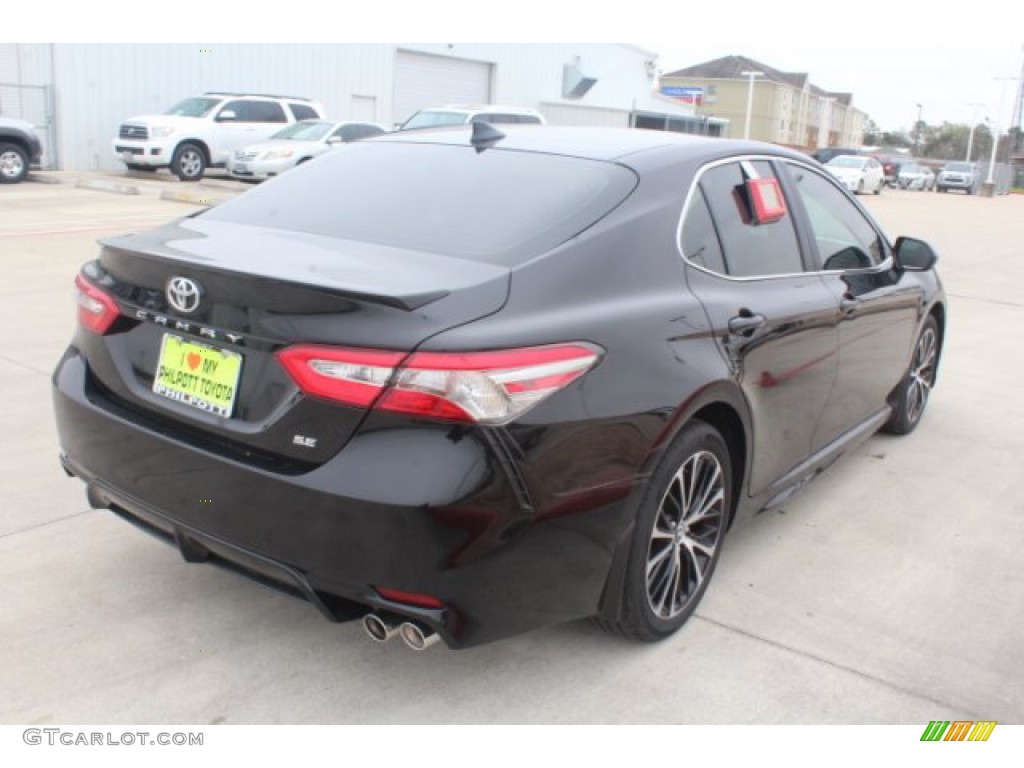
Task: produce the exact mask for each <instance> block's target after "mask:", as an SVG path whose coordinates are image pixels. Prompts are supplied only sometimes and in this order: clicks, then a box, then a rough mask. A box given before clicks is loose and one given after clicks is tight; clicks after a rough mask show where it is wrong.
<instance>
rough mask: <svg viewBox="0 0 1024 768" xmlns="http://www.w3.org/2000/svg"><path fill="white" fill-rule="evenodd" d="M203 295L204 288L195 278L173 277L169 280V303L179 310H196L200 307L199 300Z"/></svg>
mask: <svg viewBox="0 0 1024 768" xmlns="http://www.w3.org/2000/svg"><path fill="white" fill-rule="evenodd" d="M202 296H203V291H202V288H200V287H199V283H197V282H196V281H195V280H190V279H189V278H187V277H172V278H171V279H170V280H168V281H167V303H168V304H170V305H171V307H173V308H174V309H176V310H178V311H179V312H184V313H186V314H187V313H189V312H195V311H196V310H197V309H199V300H200V299H201V298H202Z"/></svg>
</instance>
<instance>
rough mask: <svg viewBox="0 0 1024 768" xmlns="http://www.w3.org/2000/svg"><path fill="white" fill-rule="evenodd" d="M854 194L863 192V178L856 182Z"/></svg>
mask: <svg viewBox="0 0 1024 768" xmlns="http://www.w3.org/2000/svg"><path fill="white" fill-rule="evenodd" d="M855 194H858V195H863V194H864V179H861V180H860V181H858V182H857V192H856V193H855Z"/></svg>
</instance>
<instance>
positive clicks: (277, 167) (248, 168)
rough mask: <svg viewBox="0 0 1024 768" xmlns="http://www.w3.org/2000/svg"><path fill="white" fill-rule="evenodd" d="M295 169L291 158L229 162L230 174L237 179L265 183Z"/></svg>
mask: <svg viewBox="0 0 1024 768" xmlns="http://www.w3.org/2000/svg"><path fill="white" fill-rule="evenodd" d="M294 167H295V162H294V161H293V160H291V159H290V158H288V159H285V160H249V161H242V160H237V161H236V160H229V161H228V163H227V169H228V172H229V173H230V174H231V175H232V176H233V177H234V178H236V179H256V180H259V181H265V180H266V179H269V178H272V177H274V176H277V175H279V174H282V173H284V172H285V171H287V170H290V169H291V168H294Z"/></svg>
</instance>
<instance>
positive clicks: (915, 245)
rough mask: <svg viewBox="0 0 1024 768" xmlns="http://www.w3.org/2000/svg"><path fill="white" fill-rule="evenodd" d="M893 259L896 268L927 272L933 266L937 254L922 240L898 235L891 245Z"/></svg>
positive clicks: (937, 257) (937, 258)
mask: <svg viewBox="0 0 1024 768" xmlns="http://www.w3.org/2000/svg"><path fill="white" fill-rule="evenodd" d="M893 259H894V260H895V262H896V268H897V269H905V270H907V271H909V272H927V271H928V270H929V269H931V268H932V267H934V266H935V262H936V261H938V260H939V256H938V254H937V253H935V251H934V250H933V249H932V247H931V246H930V245H928V243H926V242H925V241H924V240H918V239H916V238H913V237H898V238H896V244H895V245H894V246H893Z"/></svg>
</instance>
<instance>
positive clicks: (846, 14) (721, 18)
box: [0, 0, 1024, 130]
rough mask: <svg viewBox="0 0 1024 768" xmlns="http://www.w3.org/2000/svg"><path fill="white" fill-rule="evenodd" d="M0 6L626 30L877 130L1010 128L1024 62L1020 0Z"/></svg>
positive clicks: (268, 34)
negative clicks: (806, 78)
mask: <svg viewBox="0 0 1024 768" xmlns="http://www.w3.org/2000/svg"><path fill="white" fill-rule="evenodd" d="M7 6H14V7H13V10H12V8H11V7H8V8H7V9H6V10H5V11H4V24H3V26H2V28H0V42H79V41H80V42H150V41H151V42H195V43H217V42H225V43H226V42H261V43H262V42H275V41H277V42H301V41H309V42H339V43H343V42H391V43H395V42H403V41H405V42H456V43H459V42H462V43H468V42H477V43H485V42H496V43H497V42H500V43H516V42H521V43H538V42H591V43H598V42H602V43H608V42H623V43H632V44H635V45H639V46H642V47H643V48H647V49H649V50H652V51H653V52H655V53H657V54H658V55H659V66H660V69H661V70H662V71H663V72H671V71H673V70H675V69H681V68H683V67H686V66H690V65H693V64H698V63H701V62H703V61H707V60H710V59H714V58H718V57H720V56H728V55H730V54H737V55H745V56H749V57H750V58H753V59H756V60H758V61H760V62H762V63H764V64H766V65H768V66H771V67H774V68H775V69H780V70H783V71H794V72H807V73H808V74H809V75H810V79H811V82H812V83H814V84H815V85H817V86H819V87H821V88H824V89H826V90H829V91H839V92H849V93H852V94H853V103H854V106H856V107H857V108H859V109H861V110H863V111H865V112H866V113H867V114H868V115H869V116H870V117H871V118H872V119H873V120H874V121H875V123H876V124H878V125H879V127H881V128H882V129H886V130H899V129H909V128H910V127H911V126H912V125H913V123H914V121H915V120H916V119H917V114H918V108H917V105H918V104H921V119H923V120H924V121H925V122H926V123H929V124H933V125H938V124H941V123H942V122H945V121H948V122H955V123H970V122H972V121H973V120H975V119H977V120H978V121H983V120H984V118H985V117H990V118H991V119H993V120H994V121H996V122H997V123H1000V124H1001V125H1002V126H1003V130H1005V128H1006V127H1008V126H1009V124H1010V120H1011V117H1012V112H1013V103H1014V99H1015V96H1016V92H1017V83H1016V82H1015V81H1011V80H1003V81H1000V80H997V79H996V78H1019V77H1020V74H1021V68H1022V63H1024V3H1022V2H1020V0H1000V1H999V2H992V1H990V2H987V3H986V2H984V1H983V2H980V3H977V2H976V3H965V2H961V3H956V4H949V3H910V2H901V0H887V1H883V0H857V2H842V3H839V2H836V1H835V0H833V1H832V2H828V0H818V1H817V2H812V1H811V0H771V1H770V2H769V0H701V1H700V2H693V0H674V1H673V2H669V1H668V0H629V1H628V2H623V1H622V0H604V1H603V2H601V0H504V2H495V0H490V1H489V2H485V1H484V0H430V2H423V0H381V2H377V3H373V2H370V3H352V2H339V0H330V1H328V0H304V2H303V3H301V4H299V5H298V6H297V7H295V8H294V9H292V10H288V9H287V8H286V7H285V6H281V5H274V6H266V7H263V9H262V10H259V9H258V7H257V6H248V8H249V11H253V12H249V11H247V10H246V8H247V6H246V5H245V4H241V3H211V2H209V0H173V3H171V4H168V5H164V6H160V7H159V8H158V7H157V6H154V13H155V14H156V16H155V17H154V19H153V20H151V21H146V22H145V23H141V24H140V23H138V19H137V10H138V9H135V10H134V11H133V12H132V13H125V10H124V4H123V3H122V2H120V1H119V0H90V2H87V3H83V2H79V1H77V0H47V1H46V2H44V3H41V4H30V3H8V4H7ZM41 8H45V9H46V11H45V17H46V18H45V20H44V19H43V18H42V16H41V15H40V9H41ZM172 8H173V12H171V9H172ZM12 15H13V18H12ZM197 34H202V35H204V36H206V37H203V38H201V39H196V35H197ZM15 35H17V37H15ZM659 41H660V42H659ZM1001 94H1002V111H1001V113H1000V110H999V107H1000V101H1001ZM975 105H977V106H975Z"/></svg>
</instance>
